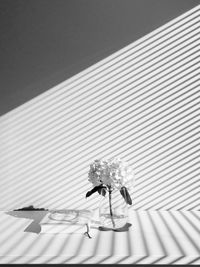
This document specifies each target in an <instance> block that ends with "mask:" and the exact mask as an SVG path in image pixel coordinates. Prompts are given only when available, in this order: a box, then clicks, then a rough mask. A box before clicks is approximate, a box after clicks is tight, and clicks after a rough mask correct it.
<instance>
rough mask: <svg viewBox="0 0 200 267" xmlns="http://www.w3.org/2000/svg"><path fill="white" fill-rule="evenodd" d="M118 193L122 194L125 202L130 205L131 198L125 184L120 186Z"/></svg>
mask: <svg viewBox="0 0 200 267" xmlns="http://www.w3.org/2000/svg"><path fill="white" fill-rule="evenodd" d="M120 193H121V195H122V196H123V198H124V200H125V201H126V203H127V204H129V205H132V199H131V197H130V195H129V192H128V190H127V188H126V187H125V186H122V188H121V189H120Z"/></svg>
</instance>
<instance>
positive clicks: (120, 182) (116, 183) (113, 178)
mask: <svg viewBox="0 0 200 267" xmlns="http://www.w3.org/2000/svg"><path fill="white" fill-rule="evenodd" d="M88 177H89V179H88V180H89V181H90V182H91V183H92V184H93V186H98V185H100V184H102V185H105V186H107V187H111V188H117V189H121V187H122V186H130V185H131V183H132V182H133V178H134V173H133V170H132V168H131V167H130V166H129V165H128V163H127V162H125V161H122V160H121V159H120V158H113V159H108V160H107V159H103V160H98V159H97V160H95V161H94V162H93V163H92V164H90V170H89V172H88Z"/></svg>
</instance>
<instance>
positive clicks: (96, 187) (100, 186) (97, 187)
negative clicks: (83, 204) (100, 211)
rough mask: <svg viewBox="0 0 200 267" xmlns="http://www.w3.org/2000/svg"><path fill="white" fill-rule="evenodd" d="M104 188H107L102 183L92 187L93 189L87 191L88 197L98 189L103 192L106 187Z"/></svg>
mask: <svg viewBox="0 0 200 267" xmlns="http://www.w3.org/2000/svg"><path fill="white" fill-rule="evenodd" d="M104 188H105V187H104V186H103V185H102V184H100V185H98V186H95V187H94V188H92V190H90V191H88V192H87V193H86V197H89V196H91V195H92V194H94V193H95V192H97V191H98V193H99V194H101V190H102V189H104Z"/></svg>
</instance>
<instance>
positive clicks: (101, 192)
mask: <svg viewBox="0 0 200 267" xmlns="http://www.w3.org/2000/svg"><path fill="white" fill-rule="evenodd" d="M98 193H99V194H100V195H102V196H104V197H105V195H106V187H104V186H102V187H101V188H99V189H98Z"/></svg>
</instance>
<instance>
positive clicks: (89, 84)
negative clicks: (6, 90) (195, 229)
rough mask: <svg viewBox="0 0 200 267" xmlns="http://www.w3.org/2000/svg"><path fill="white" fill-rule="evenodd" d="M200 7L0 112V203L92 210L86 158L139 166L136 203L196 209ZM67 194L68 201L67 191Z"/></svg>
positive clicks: (137, 206)
mask: <svg viewBox="0 0 200 267" xmlns="http://www.w3.org/2000/svg"><path fill="white" fill-rule="evenodd" d="M199 19H200V6H197V7H196V8H194V9H192V10H190V11H189V12H187V13H185V14H183V15H181V16H180V17H178V18H176V19H175V20H173V21H171V22H169V23H167V24H166V25H164V26H162V27H161V28H159V29H157V30H155V31H153V32H152V33H150V34H148V35H147V36H144V37H143V38H141V39H139V40H138V41H136V42H134V43H132V44H130V45H129V46H127V47H125V48H124V49H122V50H120V51H118V52H117V53H115V54H113V55H111V56H110V57H108V58H106V59H105V60H103V61H101V62H99V63H97V64H95V65H93V66H91V67H90V68H88V69H86V70H85V71H83V72H81V73H79V74H77V75H75V76H74V77H72V78H70V79H69V80H67V81H65V82H63V83H62V84H59V85H58V86H56V87H54V88H52V89H50V90H48V91H47V92H45V93H44V94H42V95H40V96H38V97H36V98H34V99H32V100H31V101H29V102H27V103H25V104H24V105H22V106H20V107H18V108H16V109H14V110H12V111H11V112H9V113H7V114H5V115H3V116H2V117H1V118H0V165H1V167H0V190H1V191H0V209H2V210H4V209H13V208H19V207H23V206H27V205H31V204H32V205H34V206H35V207H45V208H66V207H73V208H84V207H96V206H97V205H98V195H93V196H91V197H90V198H88V199H87V200H86V199H85V193H86V192H87V191H88V190H89V189H90V184H89V182H88V181H87V172H88V170H89V164H90V163H91V161H93V160H94V159H96V158H101V157H113V156H119V157H121V158H122V159H124V160H126V161H128V162H129V163H130V165H132V166H133V168H134V170H135V189H134V193H133V194H132V197H133V200H134V206H133V208H135V209H150V208H151V209H199V207H200V205H199V194H200V193H199V185H200V181H199V166H198V164H199V148H200V147H199V74H200V68H199V45H200V44H199V40H200V22H199ZM72 195H73V197H72Z"/></svg>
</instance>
